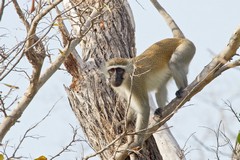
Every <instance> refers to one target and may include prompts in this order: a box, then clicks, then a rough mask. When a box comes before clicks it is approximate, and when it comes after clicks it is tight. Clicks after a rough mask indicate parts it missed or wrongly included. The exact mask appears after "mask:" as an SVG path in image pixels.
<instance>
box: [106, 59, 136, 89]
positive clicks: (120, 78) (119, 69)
mask: <svg viewBox="0 0 240 160" xmlns="http://www.w3.org/2000/svg"><path fill="white" fill-rule="evenodd" d="M105 68H106V69H105V75H106V77H107V78H108V80H109V82H110V84H111V85H112V86H113V87H119V86H121V85H122V83H123V82H124V80H125V79H126V78H129V75H130V74H132V72H133V65H132V60H131V59H127V58H113V59H110V60H109V61H108V62H107V63H106V66H105Z"/></svg>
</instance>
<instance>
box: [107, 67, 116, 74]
mask: <svg viewBox="0 0 240 160" xmlns="http://www.w3.org/2000/svg"><path fill="white" fill-rule="evenodd" d="M115 71H116V69H115V68H111V69H109V70H108V73H109V74H112V73H114V72H115Z"/></svg>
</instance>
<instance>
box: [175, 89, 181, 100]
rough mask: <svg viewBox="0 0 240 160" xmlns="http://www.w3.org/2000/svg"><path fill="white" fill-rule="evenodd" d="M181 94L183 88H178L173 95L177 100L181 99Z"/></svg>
mask: <svg viewBox="0 0 240 160" xmlns="http://www.w3.org/2000/svg"><path fill="white" fill-rule="evenodd" d="M182 93H183V88H180V89H179V90H178V91H177V92H176V93H175V95H176V96H177V98H182Z"/></svg>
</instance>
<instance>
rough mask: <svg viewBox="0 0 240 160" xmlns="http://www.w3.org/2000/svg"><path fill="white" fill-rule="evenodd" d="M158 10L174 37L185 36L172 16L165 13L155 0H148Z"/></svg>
mask: <svg viewBox="0 0 240 160" xmlns="http://www.w3.org/2000/svg"><path fill="white" fill-rule="evenodd" d="M150 1H151V2H152V4H153V5H154V7H155V8H156V9H157V10H158V12H159V13H160V14H161V15H162V17H163V18H164V20H165V21H166V23H167V24H168V26H169V27H170V29H171V30H172V33H173V37H174V38H185V36H184V34H183V32H182V31H181V29H180V28H179V27H178V25H177V24H176V23H175V21H174V20H173V18H172V17H171V16H170V15H169V14H168V13H167V11H166V10H165V9H164V8H163V7H162V6H161V5H160V4H159V3H158V1H157V0H150Z"/></svg>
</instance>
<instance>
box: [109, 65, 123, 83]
mask: <svg viewBox="0 0 240 160" xmlns="http://www.w3.org/2000/svg"><path fill="white" fill-rule="evenodd" d="M108 74H109V82H110V84H111V85H112V86H113V87H119V86H121V84H122V82H123V80H124V74H125V70H124V69H123V68H119V67H117V68H111V69H109V70H108Z"/></svg>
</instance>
